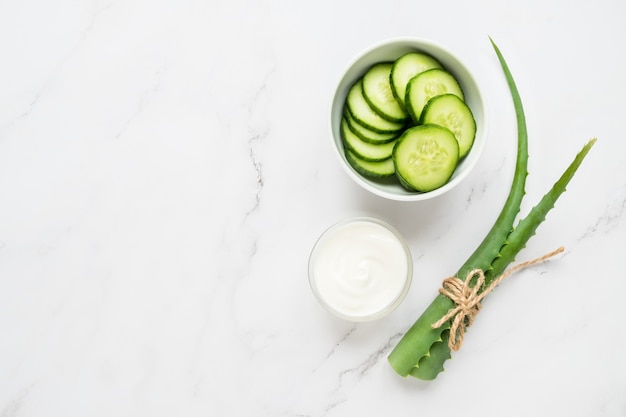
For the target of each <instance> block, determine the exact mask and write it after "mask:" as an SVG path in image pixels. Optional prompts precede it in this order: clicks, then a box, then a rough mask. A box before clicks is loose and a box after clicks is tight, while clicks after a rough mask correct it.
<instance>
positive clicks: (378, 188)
mask: <svg viewBox="0 0 626 417" xmlns="http://www.w3.org/2000/svg"><path fill="white" fill-rule="evenodd" d="M413 50H417V51H422V52H425V53H427V54H430V55H432V56H433V57H435V58H436V59H437V60H438V61H439V62H440V63H441V64H442V65H443V67H444V68H445V69H446V70H448V71H449V72H450V73H452V74H453V75H454V76H455V77H456V79H457V80H458V81H459V83H460V84H461V88H462V89H463V92H464V94H465V101H466V102H467V104H468V106H469V107H470V109H471V110H472V113H473V114H474V119H475V120H476V127H477V131H476V138H475V139H474V144H473V146H472V149H471V151H470V152H469V154H468V155H467V156H466V157H465V158H464V159H463V160H462V161H461V162H460V163H459V165H458V166H457V168H456V171H455V172H454V174H453V176H452V178H451V179H450V181H448V183H447V184H445V185H444V186H442V187H440V188H438V189H436V190H433V191H430V192H426V193H419V192H411V191H409V190H406V189H405V188H404V187H402V186H401V185H400V184H399V183H398V182H397V181H389V180H388V179H387V180H382V181H376V180H372V179H368V178H365V177H363V176H362V175H361V174H359V173H358V172H356V171H355V170H354V168H352V167H351V166H350V164H349V163H348V161H347V160H346V157H345V153H344V147H343V143H342V139H341V129H340V125H341V118H342V115H343V111H344V104H345V100H346V95H347V94H348V91H349V89H350V87H351V86H352V84H354V82H355V81H356V80H357V79H358V78H359V77H361V76H362V75H363V74H364V73H365V72H366V71H367V69H369V68H370V67H371V66H372V65H373V64H375V63H377V62H382V61H393V60H395V59H397V58H399V57H400V56H401V55H403V54H404V53H406V52H409V51H413ZM330 116H331V118H330V127H331V138H332V141H333V142H332V146H333V150H334V153H335V154H336V155H337V156H338V158H339V162H340V164H341V165H342V166H343V168H344V169H345V172H346V173H347V174H348V176H349V177H350V178H352V179H353V180H354V181H355V182H356V183H357V184H359V185H360V186H361V187H363V188H364V189H366V190H368V191H370V192H372V193H374V194H376V195H378V196H380V197H384V198H387V199H390V200H397V201H419V200H426V199H429V198H433V197H436V196H439V195H441V194H444V193H446V192H448V191H450V190H451V189H453V188H454V187H456V186H457V185H458V184H459V183H460V182H461V181H463V179H465V177H467V175H468V174H469V173H470V171H471V170H472V168H474V166H475V165H476V163H477V162H478V159H479V157H480V155H481V153H482V151H483V148H484V145H485V141H486V140H487V111H486V106H485V102H484V101H483V96H482V94H481V90H480V87H479V85H478V83H477V81H476V78H475V77H474V76H473V75H472V73H471V72H470V70H469V69H468V68H467V67H466V66H465V64H463V62H461V61H460V60H459V59H458V58H457V56H456V55H455V54H454V53H453V52H452V51H450V50H449V49H448V48H446V47H444V46H441V45H439V44H437V43H435V42H433V41H430V40H427V39H421V38H394V39H389V40H386V41H383V42H380V43H378V44H376V45H373V46H371V47H370V48H368V49H367V50H365V51H363V52H362V53H361V54H359V55H358V56H357V57H356V58H354V59H353V60H352V62H351V63H350V64H349V65H348V67H347V69H346V71H345V72H344V74H343V76H342V77H341V79H340V80H339V83H338V85H337V88H336V90H335V94H334V96H333V101H332V105H331V115H330Z"/></svg>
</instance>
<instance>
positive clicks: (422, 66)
mask: <svg viewBox="0 0 626 417" xmlns="http://www.w3.org/2000/svg"><path fill="white" fill-rule="evenodd" d="M433 68H443V67H442V66H441V64H440V63H439V61H437V60H436V59H435V58H433V57H432V56H430V55H427V54H425V53H422V52H407V53H406V54H404V55H402V56H401V57H400V58H398V59H396V61H395V62H394V64H393V67H392V68H391V76H390V82H391V91H392V92H393V95H394V96H395V97H396V100H398V102H399V103H400V105H401V106H402V108H405V103H404V98H405V97H406V87H407V84H408V83H409V81H410V80H411V78H413V77H415V76H416V75H417V74H419V73H421V72H424V71H426V70H429V69H433Z"/></svg>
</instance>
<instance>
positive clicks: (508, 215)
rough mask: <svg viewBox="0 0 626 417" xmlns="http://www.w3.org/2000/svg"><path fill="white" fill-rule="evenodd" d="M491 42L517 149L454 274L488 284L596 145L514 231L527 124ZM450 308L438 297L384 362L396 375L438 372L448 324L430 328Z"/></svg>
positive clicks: (520, 196) (434, 374)
mask: <svg viewBox="0 0 626 417" xmlns="http://www.w3.org/2000/svg"><path fill="white" fill-rule="evenodd" d="M491 42H492V45H493V48H494V50H495V52H496V55H497V56H498V60H499V61H500V64H501V66H502V69H503V72H504V75H505V78H506V80H507V84H508V86H509V90H510V92H511V97H512V99H513V104H514V108H515V113H516V118H517V127H518V138H517V139H518V140H517V144H518V146H517V159H516V165H515V174H514V178H513V182H512V184H511V189H510V191H509V195H508V197H507V200H506V202H505V204H504V206H503V208H502V211H501V212H500V214H499V216H498V218H497V219H496V221H495V223H494V225H493V227H492V228H491V230H490V231H489V233H488V234H487V236H486V237H485V239H484V240H483V241H482V243H481V244H480V245H479V246H478V248H477V249H476V250H475V251H474V253H472V255H471V256H470V257H469V258H468V260H467V261H466V262H465V263H464V264H463V266H461V268H460V269H459V271H458V272H457V275H456V276H457V277H460V278H462V279H464V278H465V276H466V275H467V272H469V271H470V270H472V269H474V268H480V269H482V270H483V271H485V274H486V278H487V282H490V281H491V280H493V279H494V278H495V277H497V276H498V275H499V274H501V273H502V272H503V271H504V270H505V268H506V267H507V266H508V265H509V263H510V262H512V261H513V260H514V259H515V256H516V255H517V253H518V252H519V251H520V250H521V249H523V248H524V247H525V245H526V242H527V241H528V240H529V239H530V238H531V237H532V236H533V235H534V233H535V231H536V229H537V227H538V226H539V224H541V223H542V222H543V220H544V219H545V216H546V214H547V213H548V211H550V210H551V209H552V208H553V207H554V204H555V202H556V200H557V199H558V198H559V196H560V195H561V194H562V193H563V192H564V191H565V188H566V186H567V184H568V183H569V181H570V180H571V179H572V177H573V176H574V174H575V172H576V170H577V169H578V167H579V166H580V164H581V162H582V160H583V159H584V157H585V156H586V155H587V152H588V151H589V149H590V148H591V146H593V144H594V143H595V139H594V140H592V141H590V142H588V143H587V144H586V145H585V147H584V148H583V150H582V151H581V152H580V153H579V154H578V155H577V156H576V158H575V160H574V162H572V164H571V165H570V166H569V167H568V168H567V170H566V171H565V173H564V174H563V175H562V176H561V178H560V179H559V180H558V181H557V182H556V183H555V184H554V186H553V187H552V189H551V190H550V192H548V193H547V194H546V195H545V196H544V197H543V198H542V199H541V201H540V202H539V204H537V206H535V207H534V208H533V209H532V210H531V212H530V213H529V215H528V216H527V217H526V218H524V219H523V220H522V221H520V223H519V224H518V225H517V227H516V228H515V229H514V228H513V222H514V221H515V218H516V217H517V215H518V214H519V211H520V206H521V202H522V199H523V197H524V194H525V189H524V187H525V183H526V176H527V163H528V139H527V130H526V121H525V116H524V109H523V105H522V101H521V98H520V94H519V92H518V90H517V87H516V85H515V82H514V79H513V76H512V75H511V72H510V70H509V68H508V65H507V63H506V61H505V59H504V57H503V56H502V54H501V52H500V50H499V48H498V47H497V46H496V44H495V43H494V42H493V41H491ZM486 285H487V284H486ZM453 306H454V305H453V302H452V301H451V300H450V299H449V298H447V297H444V296H442V295H438V296H437V297H436V298H435V299H434V300H433V302H432V303H431V304H430V305H429V306H428V308H427V309H426V310H425V311H424V313H423V314H422V315H421V316H420V317H419V318H418V319H417V321H416V322H415V323H414V324H413V326H411V328H410V329H409V330H408V331H407V333H406V334H405V335H404V336H403V338H402V339H401V340H400V342H398V344H397V345H396V347H395V348H394V350H393V351H392V352H391V354H390V355H389V358H388V359H389V363H390V364H391V366H392V367H393V369H394V370H395V371H396V372H397V373H398V374H400V375H402V376H408V375H411V376H414V377H416V378H420V379H425V380H431V379H434V378H436V377H437V375H438V374H439V373H440V372H442V371H443V364H444V362H445V361H446V360H447V359H449V358H450V357H451V355H450V348H449V347H448V344H447V340H448V337H449V329H450V323H449V322H448V323H445V324H444V325H442V326H441V327H439V328H436V329H433V328H432V324H433V323H435V322H436V321H438V320H439V319H440V318H441V317H442V316H443V315H445V314H446V313H447V312H448V310H449V309H450V308H452V307H453Z"/></svg>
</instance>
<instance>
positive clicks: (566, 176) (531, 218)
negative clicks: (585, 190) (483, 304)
mask: <svg viewBox="0 0 626 417" xmlns="http://www.w3.org/2000/svg"><path fill="white" fill-rule="evenodd" d="M596 140H597V139H595V138H594V139H591V140H590V141H588V142H587V143H586V144H585V145H584V146H583V148H582V149H581V150H580V151H579V152H578V154H577V155H576V157H575V158H574V160H573V161H572V163H571V164H570V165H569V166H568V167H567V169H566V170H565V172H564V173H563V174H562V175H561V177H560V178H559V179H558V181H557V182H555V183H554V185H553V186H552V188H551V189H550V191H548V192H547V193H546V194H545V195H544V196H543V197H542V199H541V200H540V201H539V203H537V205H536V206H534V207H533V208H532V209H531V210H530V212H529V213H528V215H527V216H526V217H524V218H523V219H522V220H520V222H519V223H518V225H517V226H516V227H515V229H513V230H512V231H511V233H510V234H509V237H508V239H507V242H506V244H505V245H504V246H503V247H502V249H501V250H500V256H499V257H498V258H496V259H495V260H494V262H493V264H492V265H491V266H492V268H491V269H490V270H489V271H488V272H486V273H485V285H489V284H490V283H491V282H492V281H493V280H494V279H495V278H496V277H497V276H498V275H500V274H502V273H503V272H504V270H505V269H506V267H507V266H508V265H509V264H510V263H511V262H513V261H514V260H515V256H516V255H517V254H518V253H519V252H520V251H521V250H522V249H524V247H525V246H526V243H527V242H528V240H529V239H530V238H531V237H532V236H534V234H535V231H536V230H537V227H539V225H540V224H541V223H543V221H544V220H545V219H546V215H547V214H548V212H549V211H550V210H552V208H554V205H555V203H556V201H557V200H558V199H559V197H560V196H561V194H563V193H564V192H565V190H566V187H567V184H568V183H569V182H570V180H571V179H572V178H573V177H574V174H575V173H576V171H577V170H578V167H580V164H581V163H582V161H583V159H585V157H586V156H587V154H588V153H589V151H590V150H591V148H592V147H593V145H594V144H595V143H596Z"/></svg>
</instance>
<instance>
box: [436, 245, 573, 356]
mask: <svg viewBox="0 0 626 417" xmlns="http://www.w3.org/2000/svg"><path fill="white" fill-rule="evenodd" d="M563 250H564V249H563V247H560V248H558V249H557V250H555V251H552V252H550V253H548V254H545V255H543V256H541V257H539V258H536V259H532V260H530V261H526V262H523V263H521V264H517V265H515V266H514V267H512V268H510V269H509V270H507V271H506V272H504V273H503V274H501V275H500V276H498V277H497V278H496V279H494V280H493V281H492V282H491V284H490V285H489V286H488V287H487V288H485V289H484V290H482V291H481V289H482V287H483V286H484V284H485V272H484V271H483V270H482V269H473V270H471V271H470V272H469V273H468V274H467V276H466V277H465V280H462V279H460V278H457V277H449V278H446V279H445V280H443V283H442V286H441V288H440V289H439V293H440V294H442V295H444V296H446V297H448V298H449V299H451V300H452V301H453V302H454V304H455V307H454V308H451V309H450V310H448V312H447V313H446V314H445V315H444V316H443V317H441V318H440V319H439V320H438V321H437V322H435V323H433V324H432V328H433V329H436V328H439V327H441V326H442V325H443V324H444V323H446V322H447V321H449V320H450V319H452V323H451V325H450V337H449V339H448V346H449V347H450V350H452V351H458V350H459V349H460V348H461V345H462V344H463V336H464V334H465V328H466V327H469V326H471V325H472V323H473V322H474V318H475V317H476V315H477V314H478V312H479V311H480V309H481V304H480V302H481V301H482V299H483V298H485V297H486V296H487V294H489V293H490V292H492V291H493V289H494V288H495V287H496V286H498V284H500V283H501V282H502V281H503V280H505V279H506V278H507V277H509V276H510V275H511V274H513V273H514V272H516V271H519V270H520V269H524V268H527V267H529V266H531V265H535V264H538V263H540V262H543V261H545V260H546V259H548V258H550V257H552V256H554V255H557V254H559V253H561V252H563Z"/></svg>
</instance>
